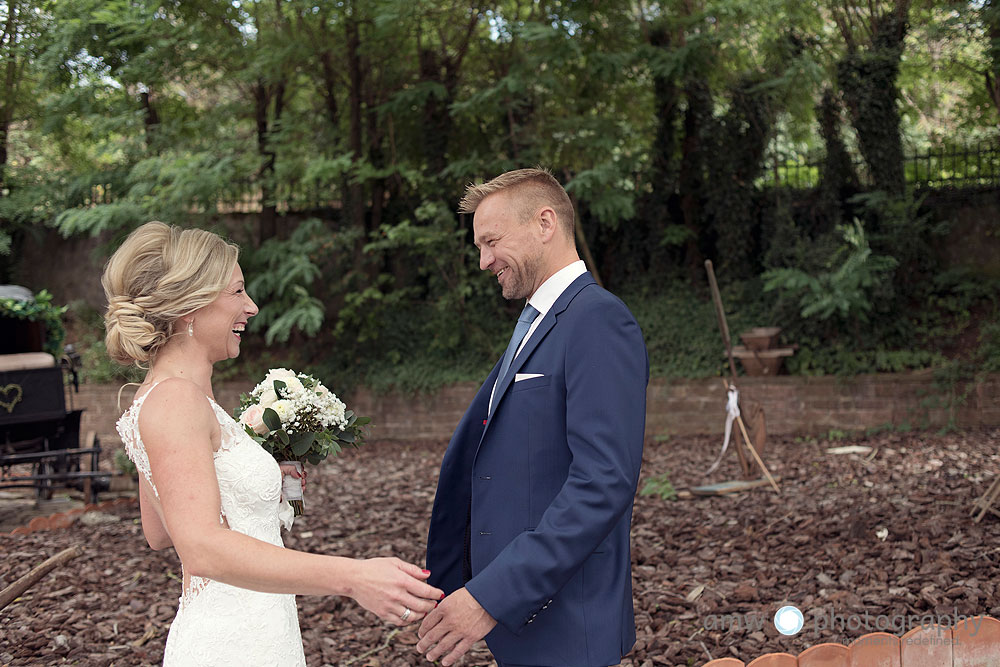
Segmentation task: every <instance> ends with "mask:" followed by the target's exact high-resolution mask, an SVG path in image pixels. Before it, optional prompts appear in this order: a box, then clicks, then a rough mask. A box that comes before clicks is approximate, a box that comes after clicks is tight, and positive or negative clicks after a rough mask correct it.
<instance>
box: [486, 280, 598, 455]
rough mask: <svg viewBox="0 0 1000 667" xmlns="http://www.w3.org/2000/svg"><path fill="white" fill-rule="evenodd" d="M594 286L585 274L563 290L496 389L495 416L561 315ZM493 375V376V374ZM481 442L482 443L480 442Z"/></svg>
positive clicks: (490, 421)
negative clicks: (588, 288) (590, 286)
mask: <svg viewBox="0 0 1000 667" xmlns="http://www.w3.org/2000/svg"><path fill="white" fill-rule="evenodd" d="M591 284H594V278H593V276H591V275H590V273H589V272H588V273H584V274H582V275H581V276H580V277H579V278H577V279H576V280H574V281H573V282H572V283H570V285H569V287H567V288H566V289H565V290H563V293H562V294H560V295H559V298H558V299H556V301H555V303H553V304H552V308H550V309H549V312H547V313H545V316H544V317H542V321H541V322H539V323H538V326H537V327H536V328H535V330H534V331H533V332H532V333H531V337H530V338H529V339H528V342H527V343H525V344H524V348H523V349H522V350H521V351H520V352H519V353H518V354H517V356H516V357H514V361H513V362H511V364H510V370H508V371H507V375H506V376H504V378H503V379H502V380H501V381H500V384H498V385H497V388H496V408H495V409H494V411H493V414H494V416H496V413H497V412H498V411H499V410H500V404H501V403H502V402H503V399H504V395H505V394H506V393H507V390H508V389H509V388H510V385H511V384H512V383H513V382H514V376H515V375H516V374H517V372H518V371H519V370H521V367H522V366H524V364H525V362H526V361H527V360H528V358H529V357H531V353H532V352H534V351H535V349H536V348H537V347H538V346H539V345H541V344H542V341H543V340H545V337H546V336H547V335H548V333H549V331H551V330H552V328H553V327H554V326H555V325H556V323H557V322H558V320H559V315H561V314H562V312H563V311H564V310H566V308H567V307H568V306H569V304H570V302H571V301H573V299H574V298H575V297H576V295H577V294H579V293H580V290H582V289H583V288H584V287H586V286H587V285H591ZM491 375H492V374H491ZM492 422H493V420H492V419H490V420H489V421H488V422H487V424H486V429H484V430H483V435H484V436H485V435H486V430H487V429H489V427H490V424H491V423H492ZM480 442H482V441H481V440H480Z"/></svg>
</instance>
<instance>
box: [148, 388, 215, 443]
mask: <svg viewBox="0 0 1000 667" xmlns="http://www.w3.org/2000/svg"><path fill="white" fill-rule="evenodd" d="M214 423H215V416H214V413H213V411H212V405H211V403H210V402H209V399H208V396H206V395H205V392H204V391H203V390H202V388H201V387H199V386H198V385H197V384H195V383H194V382H192V381H190V380H186V379H184V378H175V377H172V378H167V379H165V380H162V381H160V382H157V383H156V384H155V385H154V387H153V388H152V389H151V390H150V391H149V394H148V395H147V396H146V398H145V399H144V401H143V406H142V411H141V413H140V414H139V427H140V428H141V429H142V430H143V431H144V432H145V431H147V430H150V429H153V430H159V429H160V428H170V429H171V430H173V431H175V432H176V431H177V430H179V429H187V428H196V429H199V430H200V429H202V428H205V427H209V428H211V427H212V426H213V425H214Z"/></svg>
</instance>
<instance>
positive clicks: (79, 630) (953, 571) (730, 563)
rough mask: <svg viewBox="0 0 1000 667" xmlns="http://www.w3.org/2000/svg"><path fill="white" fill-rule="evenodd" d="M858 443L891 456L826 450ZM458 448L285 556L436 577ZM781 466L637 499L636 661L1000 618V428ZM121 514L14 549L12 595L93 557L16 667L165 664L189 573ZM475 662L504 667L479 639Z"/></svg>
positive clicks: (667, 448)
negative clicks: (70, 554)
mask: <svg viewBox="0 0 1000 667" xmlns="http://www.w3.org/2000/svg"><path fill="white" fill-rule="evenodd" d="M719 444H720V442H719V439H718V438H715V437H711V438H709V437H685V438H675V439H672V440H668V441H666V442H652V441H651V442H649V443H647V446H646V455H645V463H644V466H643V472H642V481H641V482H640V488H642V486H643V485H644V483H645V480H646V479H648V478H649V477H651V476H654V475H660V474H663V473H669V475H670V479H671V481H672V482H673V483H674V485H675V486H676V487H678V488H683V487H689V486H696V485H700V484H705V483H707V482H718V481H723V480H731V479H737V478H738V465H737V461H736V458H735V456H729V457H727V459H726V462H725V463H724V464H723V465H722V467H721V468H720V469H719V470H718V471H716V472H715V473H714V474H713V475H712V476H711V478H706V477H705V476H704V475H703V474H702V473H703V471H704V470H706V469H707V468H708V467H709V465H710V463H711V462H712V460H713V458H714V456H715V454H716V452H717V450H718V448H719ZM844 445H866V446H869V447H871V448H872V450H871V453H868V454H840V455H834V454H828V453H827V452H826V450H827V449H828V448H830V447H838V446H844ZM443 449H444V443H426V442H424V443H410V444H401V443H374V444H372V445H369V446H367V447H366V448H364V449H363V450H361V451H357V452H349V453H347V454H346V455H345V456H343V457H342V458H341V459H339V460H337V461H334V462H332V463H328V464H326V465H325V466H324V467H322V468H320V469H319V470H316V471H314V474H313V475H312V476H311V477H310V485H309V488H308V489H307V498H306V502H307V507H306V510H307V515H306V516H305V517H302V518H301V519H299V520H298V521H297V522H296V525H295V527H294V528H293V530H292V532H291V533H290V534H289V535H288V536H287V538H286V545H287V546H289V547H292V548H297V549H305V550H309V551H315V552H321V553H330V554H343V555H352V556H357V557H371V556H384V555H396V556H400V557H401V558H404V559H407V560H410V561H413V562H416V563H422V558H423V544H424V539H425V536H426V530H427V523H428V519H429V515H430V508H431V502H432V499H433V494H434V487H435V482H436V476H437V466H438V464H439V463H440V459H441V454H442V452H443ZM765 459H766V461H767V462H768V465H769V467H770V469H771V471H772V472H773V473H774V474H775V475H777V476H780V479H781V481H780V485H781V495H776V494H775V493H774V492H773V491H771V490H770V489H769V488H767V487H762V488H757V489H754V490H752V491H748V492H744V493H741V494H736V495H731V496H723V497H693V498H689V499H683V500H675V501H664V500H661V499H660V498H658V497H656V496H637V498H636V505H635V517H634V521H633V565H634V567H633V576H634V582H635V603H636V612H637V613H636V616H637V618H636V620H637V625H638V635H639V636H638V641H637V643H636V646H635V648H634V650H633V651H632V653H631V654H629V656H628V657H627V658H626V659H625V660H624V661H623V663H622V664H623V665H631V666H637V667H638V666H642V667H647V666H650V667H651V666H653V665H700V664H703V663H704V662H706V661H707V660H708V659H709V657H712V658H719V657H725V656H736V657H739V658H740V659H742V660H745V661H747V662H749V661H750V660H751V659H753V658H755V657H757V656H758V655H761V654H763V653H768V652H776V651H786V652H788V653H791V654H793V655H795V654H797V653H799V652H800V651H802V650H804V649H805V648H807V647H809V646H810V645H813V644H816V643H821V642H826V641H835V642H841V643H849V642H850V641H851V640H852V639H855V638H856V637H858V636H860V635H862V634H865V633H866V632H874V631H876V630H877V629H881V628H880V627H875V623H876V621H875V619H876V618H877V617H879V616H881V617H883V618H885V619H887V620H888V622H889V623H890V624H891V625H893V626H894V627H890V628H889V631H890V632H894V633H895V634H902V631H905V630H908V629H910V628H911V627H913V625H914V624H918V623H920V622H921V621H920V620H919V619H924V618H926V617H927V616H928V615H929V614H930V615H935V616H937V617H941V618H944V619H945V620H947V619H949V618H954V616H955V615H959V616H971V615H976V614H989V615H992V616H994V617H1000V595H998V582H1000V576H998V575H1000V520H998V519H997V518H996V517H991V516H987V517H986V518H985V519H984V520H983V521H982V522H981V523H979V524H976V523H973V521H972V520H971V519H970V517H969V510H970V507H971V504H972V502H973V500H974V499H975V498H976V497H977V496H978V495H979V494H981V493H982V492H983V491H984V490H985V488H986V487H987V486H988V485H989V483H990V482H991V481H992V479H993V478H994V476H995V475H997V474H998V473H1000V429H990V430H974V431H963V432H959V433H951V434H944V435H942V434H937V433H925V432H907V433H883V434H878V435H871V436H867V437H856V438H848V439H841V440H836V441H830V440H824V439H819V440H816V439H805V440H803V439H798V438H792V437H785V438H772V441H771V442H770V443H769V444H768V447H767V451H766V452H765ZM106 511H107V512H108V513H110V514H111V515H113V516H114V517H116V518H118V519H119V520H118V521H114V522H111V523H104V524H98V525H93V526H84V525H81V524H80V523H79V522H77V523H76V524H74V525H73V526H72V527H70V528H68V529H64V530H53V531H43V532H34V533H30V534H28V535H0V554H2V560H0V587H3V586H6V585H7V584H9V583H11V582H12V581H13V580H14V579H16V578H17V577H18V576H20V575H22V574H24V573H25V572H27V571H28V570H29V569H31V567H32V566H34V565H37V564H38V563H40V562H41V561H43V560H45V559H46V558H47V557H49V556H52V555H54V554H55V553H57V552H58V551H60V550H62V549H65V548H67V547H69V546H72V545H74V544H79V545H81V546H82V547H83V549H84V555H83V556H81V557H79V558H77V559H76V560H74V561H71V562H70V563H68V564H67V565H64V566H62V567H61V568H59V569H57V570H55V571H53V572H52V573H50V574H49V575H48V576H47V577H46V578H45V579H43V580H42V581H41V582H39V583H38V584H36V585H35V586H34V587H32V588H31V589H30V590H29V591H28V592H27V593H26V594H25V595H24V596H23V597H22V598H21V599H19V600H17V601H15V602H14V603H12V604H11V605H9V606H8V607H6V608H5V609H3V610H0V630H2V631H0V665H59V664H77V665H95V666H107V665H122V666H124V665H155V664H159V662H160V660H161V659H162V652H163V644H164V641H165V639H166V633H167V629H168V627H169V624H170V621H171V619H172V618H173V615H174V613H175V610H176V604H177V597H178V595H179V593H180V583H179V580H178V577H179V574H180V566H179V563H178V561H177V558H176V556H175V554H174V552H173V551H172V550H167V551H165V552H153V551H151V550H150V549H149V548H148V547H147V546H146V544H145V541H144V540H143V537H142V534H141V528H140V526H139V519H138V507H137V506H132V505H128V506H115V507H113V508H110V509H108V510H106ZM783 604H792V605H795V606H796V607H798V608H799V609H800V610H802V611H803V612H804V613H805V626H804V628H803V630H802V631H801V632H800V633H799V634H797V635H795V636H792V637H786V636H783V635H780V634H779V633H778V632H777V631H776V630H775V628H774V626H773V624H772V623H771V618H772V617H773V615H774V612H775V611H776V610H777V609H778V607H779V606H781V605H783ZM299 615H300V623H301V627H302V634H303V639H304V641H305V644H306V656H307V659H308V662H309V665H310V667H313V666H320V665H338V666H339V665H359V666H375V665H419V664H427V663H426V662H425V661H422V659H421V658H420V656H418V655H417V654H416V653H415V652H414V651H413V646H412V645H413V644H415V643H416V637H415V634H414V628H413V627H412V626H411V627H410V628H408V629H404V630H402V631H399V630H397V629H396V628H394V627H391V626H387V625H383V624H382V623H381V622H379V621H377V620H376V619H375V617H374V616H372V615H370V614H368V613H366V612H365V611H364V610H362V609H361V608H360V607H359V606H358V605H356V604H355V603H354V602H353V601H351V600H345V599H340V598H332V597H331V598H320V597H301V598H299ZM866 615H867V616H866ZM852 619H853V620H852ZM860 619H867V621H862V620H860ZM863 622H867V623H868V625H867V626H861V627H858V626H859V623H863ZM998 661H1000V657H998ZM463 664H465V665H491V664H493V662H492V660H491V659H490V656H489V652H488V651H487V650H486V649H485V646H484V645H482V644H480V645H478V646H477V647H476V649H475V650H474V651H473V652H471V653H470V654H469V655H468V656H467V657H466V659H465V661H464V663H463Z"/></svg>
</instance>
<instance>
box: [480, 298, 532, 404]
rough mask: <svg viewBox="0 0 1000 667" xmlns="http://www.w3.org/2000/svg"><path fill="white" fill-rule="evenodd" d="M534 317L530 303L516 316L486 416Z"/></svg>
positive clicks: (495, 400) (496, 397)
mask: <svg viewBox="0 0 1000 667" xmlns="http://www.w3.org/2000/svg"><path fill="white" fill-rule="evenodd" d="M536 317H538V309H537V308H535V307H534V306H532V305H531V304H530V303H529V304H525V306H524V310H522V311H521V316H520V317H518V318H517V326H516V327H514V334H513V335H512V336H511V337H510V342H509V343H507V351H506V352H504V353H503V361H502V362H501V363H500V374H499V375H497V383H496V385H495V387H496V388H495V389H494V391H493V400H492V401H491V402H490V411H489V414H488V415H487V416H492V415H493V409H494V408H495V407H496V402H497V400H498V399H499V398H500V396H499V395H498V394H497V391H496V389H499V388H500V383H501V382H503V379H504V376H505V375H507V371H509V370H510V364H511V362H513V361H514V355H516V354H517V348H518V347H520V346H521V341H522V340H524V337H525V335H527V333H528V329H530V328H531V323H532V322H534V321H535V318H536Z"/></svg>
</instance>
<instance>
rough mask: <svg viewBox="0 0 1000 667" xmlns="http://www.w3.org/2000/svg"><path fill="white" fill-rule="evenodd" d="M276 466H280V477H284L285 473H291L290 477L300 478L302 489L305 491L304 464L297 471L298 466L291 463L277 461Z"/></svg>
mask: <svg viewBox="0 0 1000 667" xmlns="http://www.w3.org/2000/svg"><path fill="white" fill-rule="evenodd" d="M278 467H279V468H281V479H285V475H291V476H292V477H298V478H300V479H301V480H302V490H303V491H305V488H306V469H305V466H303V467H302V470H301V471H299V469H298V467H297V466H295V465H293V464H291V463H279V464H278Z"/></svg>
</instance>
